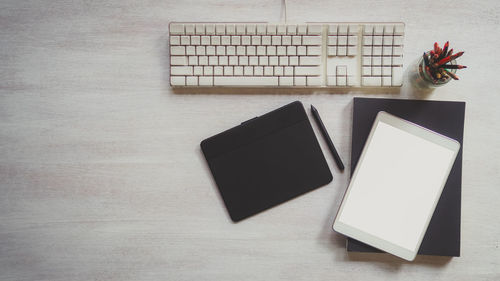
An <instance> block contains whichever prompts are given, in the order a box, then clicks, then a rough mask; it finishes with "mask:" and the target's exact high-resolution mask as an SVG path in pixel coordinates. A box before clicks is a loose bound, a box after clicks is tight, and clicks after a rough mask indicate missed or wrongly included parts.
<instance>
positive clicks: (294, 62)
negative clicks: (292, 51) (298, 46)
mask: <svg viewBox="0 0 500 281" xmlns="http://www.w3.org/2000/svg"><path fill="white" fill-rule="evenodd" d="M288 64H289V65H299V57H289V58H288Z"/></svg>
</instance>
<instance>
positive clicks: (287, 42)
mask: <svg viewBox="0 0 500 281" xmlns="http://www.w3.org/2000/svg"><path fill="white" fill-rule="evenodd" d="M281 44H282V45H285V46H288V45H292V36H283V38H281Z"/></svg>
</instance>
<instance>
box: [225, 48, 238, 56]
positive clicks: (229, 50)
mask: <svg viewBox="0 0 500 281" xmlns="http://www.w3.org/2000/svg"><path fill="white" fill-rule="evenodd" d="M235 54H236V47H235V46H227V47H226V55H228V56H234V55H235Z"/></svg>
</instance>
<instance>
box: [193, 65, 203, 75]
mask: <svg viewBox="0 0 500 281" xmlns="http://www.w3.org/2000/svg"><path fill="white" fill-rule="evenodd" d="M193 75H196V76H200V75H203V66H195V67H193Z"/></svg>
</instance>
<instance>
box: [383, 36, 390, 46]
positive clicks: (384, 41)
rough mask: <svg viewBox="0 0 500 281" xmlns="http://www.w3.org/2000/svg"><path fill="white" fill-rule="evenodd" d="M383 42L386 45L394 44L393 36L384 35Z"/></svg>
mask: <svg viewBox="0 0 500 281" xmlns="http://www.w3.org/2000/svg"><path fill="white" fill-rule="evenodd" d="M382 44H383V45H384V46H392V36H384V39H383V41H382Z"/></svg>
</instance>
